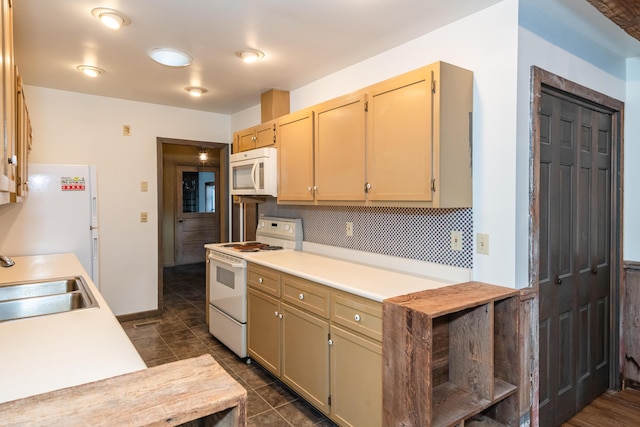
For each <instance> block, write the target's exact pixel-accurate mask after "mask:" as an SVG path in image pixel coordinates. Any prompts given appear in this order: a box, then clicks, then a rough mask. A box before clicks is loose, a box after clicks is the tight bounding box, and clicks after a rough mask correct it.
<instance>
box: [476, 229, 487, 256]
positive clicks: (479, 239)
mask: <svg viewBox="0 0 640 427" xmlns="http://www.w3.org/2000/svg"><path fill="white" fill-rule="evenodd" d="M476 246H477V247H476V250H477V252H478V253H479V254H483V255H489V235H488V234H486V233H478V234H477V235H476Z"/></svg>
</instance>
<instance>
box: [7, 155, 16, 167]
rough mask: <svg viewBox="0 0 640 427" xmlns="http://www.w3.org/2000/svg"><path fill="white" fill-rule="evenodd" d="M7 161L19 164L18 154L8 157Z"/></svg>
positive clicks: (11, 163)
mask: <svg viewBox="0 0 640 427" xmlns="http://www.w3.org/2000/svg"><path fill="white" fill-rule="evenodd" d="M7 161H8V162H9V164H10V165H14V166H15V165H17V164H18V157H17V156H16V155H13V156H11V157H7Z"/></svg>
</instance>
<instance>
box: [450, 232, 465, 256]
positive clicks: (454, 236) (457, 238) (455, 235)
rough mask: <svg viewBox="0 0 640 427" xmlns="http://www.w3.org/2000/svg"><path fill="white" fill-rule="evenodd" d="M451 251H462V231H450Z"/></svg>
mask: <svg viewBox="0 0 640 427" xmlns="http://www.w3.org/2000/svg"><path fill="white" fill-rule="evenodd" d="M451 250H452V251H461V250H462V231H458V230H451Z"/></svg>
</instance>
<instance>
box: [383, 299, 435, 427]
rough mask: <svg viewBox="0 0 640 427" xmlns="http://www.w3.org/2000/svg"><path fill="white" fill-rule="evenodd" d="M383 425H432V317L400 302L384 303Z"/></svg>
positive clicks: (407, 426)
mask: <svg viewBox="0 0 640 427" xmlns="http://www.w3.org/2000/svg"><path fill="white" fill-rule="evenodd" d="M382 313H383V314H382V337H383V340H382V360H383V371H382V390H383V394H382V415H383V424H384V425H402V426H406V427H409V426H415V427H418V426H420V427H422V426H429V425H431V424H430V417H431V407H432V403H431V387H432V382H431V372H429V370H430V369H431V342H432V338H431V332H432V330H431V328H432V327H431V318H430V317H429V316H428V315H426V314H425V313H421V312H418V311H415V310H410V309H407V308H406V307H403V306H401V305H398V304H387V303H383V305H382Z"/></svg>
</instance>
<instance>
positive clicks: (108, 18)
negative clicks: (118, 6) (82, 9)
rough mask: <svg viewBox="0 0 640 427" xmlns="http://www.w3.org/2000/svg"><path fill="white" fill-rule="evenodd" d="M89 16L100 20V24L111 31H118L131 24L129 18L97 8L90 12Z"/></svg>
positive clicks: (114, 11)
mask: <svg viewBox="0 0 640 427" xmlns="http://www.w3.org/2000/svg"><path fill="white" fill-rule="evenodd" d="M91 14H92V15H93V16H95V17H96V18H98V19H100V22H102V23H103V24H104V25H106V26H107V27H109V28H111V29H112V30H119V29H120V27H124V26H125V25H129V24H130V23H131V20H130V19H129V18H127V17H126V16H125V15H123V14H122V13H120V12H118V11H117V10H114V9H106V8H104V7H98V8H95V9H93V10H92V11H91Z"/></svg>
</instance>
